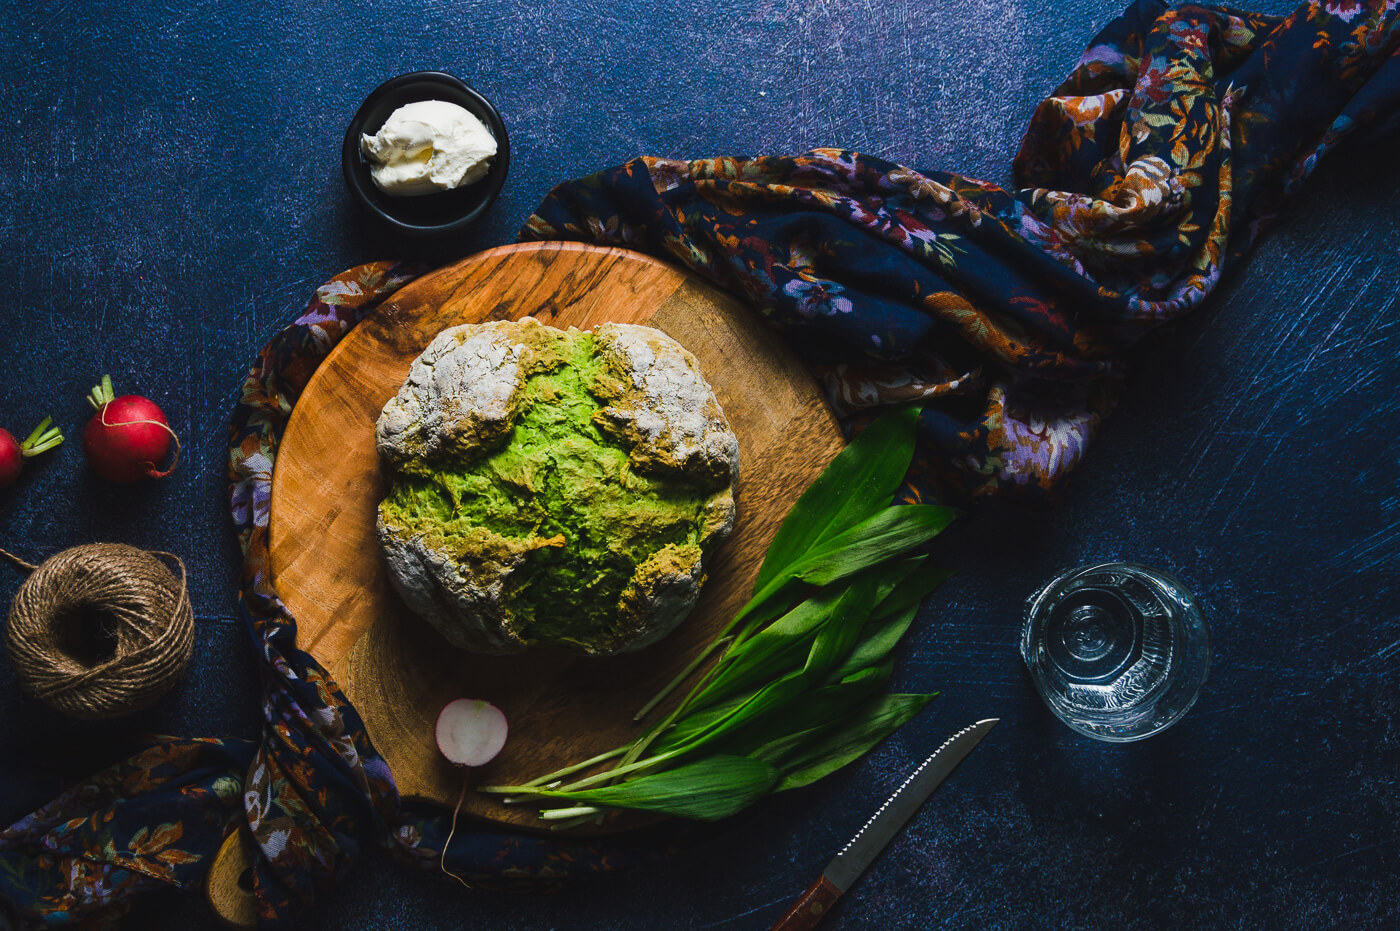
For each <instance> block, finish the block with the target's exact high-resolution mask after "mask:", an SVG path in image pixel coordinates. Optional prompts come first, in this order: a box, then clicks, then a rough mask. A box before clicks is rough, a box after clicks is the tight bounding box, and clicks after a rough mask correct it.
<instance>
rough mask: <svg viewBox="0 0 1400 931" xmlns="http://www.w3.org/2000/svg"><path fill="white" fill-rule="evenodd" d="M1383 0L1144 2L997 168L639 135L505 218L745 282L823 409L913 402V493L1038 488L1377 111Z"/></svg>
mask: <svg viewBox="0 0 1400 931" xmlns="http://www.w3.org/2000/svg"><path fill="white" fill-rule="evenodd" d="M1394 7H1395V3H1394V2H1390V0H1386V2H1370V3H1362V2H1332V3H1315V4H1311V5H1307V6H1302V7H1299V8H1298V9H1297V10H1296V11H1295V12H1294V13H1293V14H1292V15H1290V16H1288V17H1286V18H1283V17H1275V16H1263V15H1260V14H1256V13H1249V12H1244V11H1238V10H1231V9H1228V8H1223V7H1199V6H1188V7H1183V8H1181V9H1179V10H1168V9H1167V8H1166V7H1165V6H1164V5H1163V4H1162V3H1160V2H1156V0H1140V2H1138V3H1135V4H1134V5H1133V6H1132V7H1130V8H1129V9H1128V10H1127V12H1125V13H1124V14H1123V15H1122V16H1121V17H1119V18H1118V19H1117V20H1115V21H1114V22H1113V23H1111V24H1110V25H1109V26H1108V27H1106V28H1105V29H1104V30H1103V31H1102V32H1101V33H1100V34H1099V35H1098V36H1097V37H1096V38H1095V39H1094V41H1093V42H1092V43H1091V44H1090V46H1089V48H1088V50H1087V51H1086V52H1085V53H1084V55H1083V56H1082V58H1081V59H1080V62H1079V64H1078V66H1077V67H1076V68H1075V69H1074V71H1073V73H1072V74H1071V75H1070V77H1069V78H1068V79H1067V80H1066V81H1065V82H1064V83H1063V84H1061V85H1060V86H1059V87H1058V88H1057V89H1056V90H1055V92H1054V93H1053V94H1052V95H1051V96H1050V97H1049V98H1048V99H1047V100H1045V101H1044V102H1042V103H1041V105H1040V106H1039V107H1038V108H1037V110H1036V111H1035V114H1034V116H1033V117H1032V119H1031V123H1030V126H1029V128H1028V130H1027V132H1026V135H1025V138H1024V140H1023V141H1022V144H1021V148H1020V152H1019V153H1018V155H1017V157H1016V160H1015V164H1014V176H1015V181H1016V185H1017V187H1016V189H1014V190H1009V191H1008V190H1003V189H1001V188H998V187H996V186H994V185H990V184H987V183H985V182H982V181H977V180H975V179H971V178H966V177H963V176H960V175H955V174H950V173H948V172H943V171H919V170H915V169H912V168H907V167H905V166H902V165H897V164H894V163H891V162H888V161H885V160H883V159H879V158H875V157H872V156H869V155H864V154H860V153H856V152H850V151H845V150H840V149H819V150H816V151H813V152H809V153H807V154H805V155H801V156H796V157H772V156H768V157H759V158H712V159H705V160H699V161H679V160H675V159H663V158H639V159H635V160H633V161H631V162H628V163H627V164H625V165H622V166H619V167H616V168H612V169H609V170H607V171H603V172H601V173H599V174H596V175H593V176H590V177H588V178H583V179H580V180H577V181H571V182H567V183H565V184H562V185H560V186H559V187H558V188H556V189H555V190H554V191H553V192H552V193H551V194H550V195H549V196H548V198H546V200H545V202H544V203H543V204H542V205H541V206H540V208H539V209H538V210H537V211H536V213H535V215H534V216H532V217H531V218H530V219H529V221H528V222H527V223H526V225H525V228H524V230H523V231H522V233H521V236H522V238H525V239H559V238H564V239H576V240H582V241H586V242H594V243H600V244H608V245H620V246H625V247H628V248H632V249H638V250H640V251H643V252H650V253H653V254H656V255H660V256H664V257H666V258H669V259H671V260H674V261H677V262H680V263H681V264H683V265H685V266H686V267H688V268H690V269H691V270H693V271H695V272H696V273H698V274H700V275H702V276H704V277H706V278H708V279H710V280H711V281H714V282H716V283H718V284H720V285H721V286H723V287H725V288H728V289H729V290H731V291H733V292H735V293H737V294H739V295H741V296H743V297H744V298H746V299H747V300H748V301H749V302H750V303H751V304H753V305H754V306H755V307H756V308H757V309H758V310H759V311H760V312H761V313H763V314H764V315H765V316H767V317H768V318H769V319H770V320H772V321H773V322H774V323H775V324H777V326H778V327H779V328H780V329H781V330H782V331H783V332H784V333H785V335H786V336H787V337H788V338H789V339H790V340H791V341H792V342H793V343H794V344H795V345H796V346H797V347H798V348H799V350H800V351H801V352H803V354H804V356H805V358H806V359H807V360H808V362H809V363H810V364H811V365H812V366H813V368H814V369H815V370H816V371H817V373H818V374H819V376H820V377H821V379H822V380H823V383H824V384H825V386H826V388H827V392H828V395H829V397H830V398H831V400H832V402H833V403H834V404H835V405H836V406H837V408H838V410H839V411H841V412H843V413H845V414H848V415H850V414H856V413H859V412H861V411H863V410H864V409H868V408H873V407H879V406H885V405H889V404H901V403H919V404H922V405H923V406H924V414H923V417H922V419H921V432H922V435H921V440H922V444H921V449H920V453H919V457H918V459H917V460H916V467H915V470H914V472H913V473H912V475H911V477H912V478H913V479H914V480H915V484H916V488H917V490H919V491H921V492H922V495H923V496H925V497H934V498H938V499H940V500H945V501H948V500H951V501H956V502H961V503H965V502H966V501H967V500H968V499H975V498H980V497H984V496H988V495H1002V494H1007V493H1011V494H1013V495H1016V496H1019V497H1021V498H1024V499H1031V500H1045V499H1046V498H1048V497H1049V496H1050V494H1051V493H1052V492H1053V491H1054V490H1055V489H1057V488H1058V487H1059V486H1060V485H1061V484H1062V480H1063V478H1064V477H1065V476H1066V474H1068V473H1069V471H1070V470H1072V468H1073V467H1074V466H1075V465H1076V464H1077V463H1078V462H1079V461H1080V460H1081V458H1082V457H1083V454H1084V450H1085V448H1086V446H1087V444H1088V442H1089V439H1090V437H1091V435H1092V434H1093V432H1094V430H1095V429H1096V428H1097V426H1098V425H1099V424H1100V423H1101V422H1102V420H1103V418H1104V417H1105V416H1106V415H1107V414H1108V413H1109V411H1110V410H1111V409H1112V407H1113V404H1114V401H1115V398H1116V396H1117V395H1118V393H1119V390H1120V388H1121V385H1122V380H1123V377H1124V375H1125V373H1126V370H1127V363H1128V360H1129V358H1130V355H1131V350H1132V348H1133V346H1134V345H1135V344H1136V343H1137V342H1138V341H1139V340H1140V339H1141V338H1142V337H1143V336H1144V335H1146V334H1147V333H1149V332H1151V331H1153V330H1154V329H1156V328H1158V327H1159V326H1161V325H1162V324H1164V323H1168V322H1170V321H1172V320H1175V319H1177V318H1179V317H1180V316H1181V315H1182V314H1184V313H1186V312H1187V311H1189V310H1191V309H1192V308H1194V307H1196V306H1198V305H1199V304H1200V303H1201V301H1202V300H1204V299H1205V298H1206V296H1207V295H1209V294H1210V293H1211V292H1212V291H1213V290H1214V289H1215V287H1216V286H1217V284H1218V283H1219V281H1220V276H1221V273H1222V271H1223V270H1224V269H1225V268H1226V266H1227V265H1229V264H1231V263H1232V262H1234V261H1235V260H1237V259H1239V258H1240V257H1241V256H1242V255H1243V254H1244V253H1245V252H1246V251H1247V250H1248V249H1249V247H1250V246H1251V245H1252V244H1253V242H1254V241H1255V239H1256V238H1257V236H1258V234H1259V231H1260V229H1261V228H1262V227H1263V226H1264V225H1265V224H1266V223H1267V222H1268V220H1269V219H1270V218H1272V217H1273V216H1274V214H1275V213H1276V212H1277V211H1278V209H1279V208H1280V206H1281V204H1282V202H1283V200H1284V199H1285V197H1286V196H1287V195H1288V194H1290V193H1292V192H1293V191H1294V190H1296V189H1297V187H1298V185H1299V183H1300V182H1301V181H1302V180H1303V179H1304V178H1306V177H1307V176H1308V175H1309V174H1310V173H1311V172H1312V171H1313V169H1314V168H1315V167H1316V165H1317V162H1318V159H1319V158H1320V157H1321V156H1322V155H1323V154H1324V153H1325V152H1326V151H1328V150H1330V149H1331V148H1333V147H1335V146H1336V145H1337V144H1338V143H1339V142H1340V141H1341V140H1342V139H1344V138H1345V137H1346V136H1348V135H1350V134H1351V133H1353V132H1356V131H1358V130H1361V129H1364V128H1368V127H1371V126H1373V125H1376V124H1377V123H1378V122H1380V121H1381V120H1385V119H1391V118H1393V117H1394V115H1395V113H1396V111H1397V102H1400V59H1397V57H1396V47H1397V41H1400V30H1397V28H1396V17H1397V15H1398V14H1397V13H1396V11H1395V9H1394Z"/></svg>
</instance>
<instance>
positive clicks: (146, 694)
mask: <svg viewBox="0 0 1400 931" xmlns="http://www.w3.org/2000/svg"><path fill="white" fill-rule="evenodd" d="M0 553H3V551H0ZM4 555H5V556H7V557H9V558H10V559H12V560H14V561H15V562H17V563H19V564H20V565H23V566H24V567H26V568H29V569H33V570H34V572H33V574H31V575H30V576H29V578H28V579H26V580H25V581H24V583H23V584H22V585H20V587H19V591H18V592H16V593H15V598H14V601H13V602H12V603H11V605H10V623H9V631H8V638H7V639H8V644H7V645H8V650H9V655H10V662H11V664H12V665H13V666H14V668H15V672H16V673H18V675H19V679H20V683H21V684H22V685H23V686H24V688H25V689H26V690H27V691H28V692H29V693H30V694H32V695H34V696H35V697H37V698H39V699H40V700H42V701H44V702H47V703H48V704H50V705H52V706H53V707H55V708H57V709H59V710H60V711H64V712H67V713H68V714H71V715H73V716H75V717H79V718H89V719H96V718H112V717H117V716H118V715H123V714H129V713H131V712H133V711H140V710H141V709H143V708H149V707H150V706H151V705H153V704H155V703H156V701H158V700H159V699H160V697H161V696H162V695H164V694H165V693H166V692H168V691H170V688H171V687H172V686H173V685H174V684H175V683H176V682H177V681H178V680H179V678H180V675H181V673H183V672H184V669H185V664H186V663H187V662H188V661H189V658H190V651H191V650H192V649H193V648H194V612H193V610H192V609H191V608H190V598H189V591H188V589H187V588H186V585H185V564H184V563H183V562H181V561H180V559H179V558H178V557H176V556H174V555H172V554H170V553H148V552H146V551H145V550H140V549H137V548H136V547H133V546H126V545H125V544H121V543H93V544H88V545H85V546H75V547H73V548H72V549H68V550H64V551H63V552H61V553H58V554H57V555H55V556H52V557H50V558H49V559H48V560H46V561H45V562H44V563H43V564H42V565H40V566H37V567H35V566H31V565H30V564H29V563H25V562H23V561H22V560H20V559H18V558H17V557H15V556H13V555H12V554H9V553H4ZM159 556H163V557H166V558H167V559H170V560H172V561H173V562H174V563H175V564H177V565H178V566H179V567H180V577H179V578H178V579H177V578H176V577H175V575H174V573H172V572H171V571H170V569H169V568H168V567H167V566H166V565H165V564H164V563H162V562H161V561H160V559H158V558H157V557H159ZM104 648H106V649H104ZM104 653H106V654H108V655H101V654H104Z"/></svg>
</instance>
